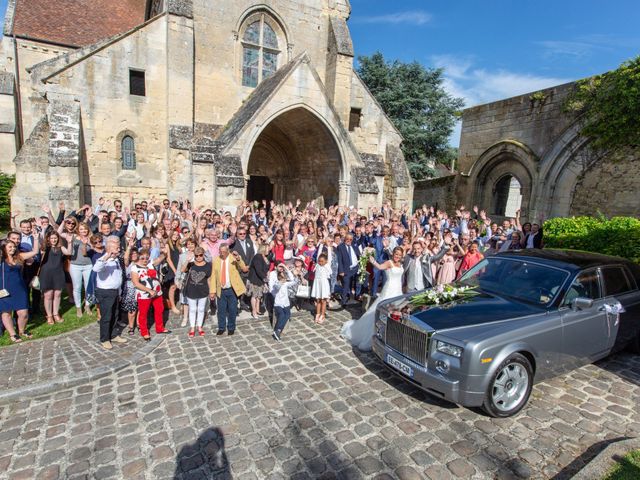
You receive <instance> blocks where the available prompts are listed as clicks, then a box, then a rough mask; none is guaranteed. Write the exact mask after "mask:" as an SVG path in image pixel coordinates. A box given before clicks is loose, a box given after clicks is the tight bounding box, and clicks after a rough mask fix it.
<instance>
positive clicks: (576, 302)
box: [571, 297, 593, 310]
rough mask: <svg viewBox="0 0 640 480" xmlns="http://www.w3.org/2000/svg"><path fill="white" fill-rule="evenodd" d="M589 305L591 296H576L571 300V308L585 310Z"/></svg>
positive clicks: (591, 302) (590, 305)
mask: <svg viewBox="0 0 640 480" xmlns="http://www.w3.org/2000/svg"><path fill="white" fill-rule="evenodd" d="M591 307H593V299H592V298H586V297H578V298H574V299H573V301H572V302H571V309H572V310H587V309H589V308H591Z"/></svg>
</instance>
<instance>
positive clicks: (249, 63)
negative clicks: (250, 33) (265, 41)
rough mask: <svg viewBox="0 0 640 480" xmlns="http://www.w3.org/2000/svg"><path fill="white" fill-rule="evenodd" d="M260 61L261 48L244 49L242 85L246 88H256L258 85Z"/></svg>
mask: <svg viewBox="0 0 640 480" xmlns="http://www.w3.org/2000/svg"><path fill="white" fill-rule="evenodd" d="M259 59H260V49H259V48H254V47H247V46H245V47H243V56H242V85H244V86H245V87H256V86H257V85H258V71H259V70H258V68H259V67H258V64H259Z"/></svg>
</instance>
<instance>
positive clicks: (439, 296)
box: [411, 285, 478, 307]
mask: <svg viewBox="0 0 640 480" xmlns="http://www.w3.org/2000/svg"><path fill="white" fill-rule="evenodd" d="M477 294H478V292H477V291H476V290H475V287H454V286H453V285H438V286H437V287H435V288H431V289H429V290H426V291H425V292H423V293H420V294H418V295H416V296H414V297H413V298H412V299H411V305H413V306H414V307H423V306H429V305H442V304H445V303H448V302H451V301H453V300H463V299H467V298H471V297H473V296H475V295H477Z"/></svg>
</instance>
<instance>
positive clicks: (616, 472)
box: [602, 450, 640, 480]
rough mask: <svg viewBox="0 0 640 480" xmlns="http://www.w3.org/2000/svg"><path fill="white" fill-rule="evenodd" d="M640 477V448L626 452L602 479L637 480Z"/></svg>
mask: <svg viewBox="0 0 640 480" xmlns="http://www.w3.org/2000/svg"><path fill="white" fill-rule="evenodd" d="M639 478H640V450H634V451H632V452H629V453H627V454H626V455H625V456H624V457H622V458H621V459H619V460H618V463H616V465H615V467H613V468H612V469H611V470H610V471H609V473H607V475H606V476H605V477H604V478H603V479H602V480H638V479H639Z"/></svg>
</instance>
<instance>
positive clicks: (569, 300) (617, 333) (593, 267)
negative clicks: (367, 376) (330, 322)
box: [373, 250, 640, 417]
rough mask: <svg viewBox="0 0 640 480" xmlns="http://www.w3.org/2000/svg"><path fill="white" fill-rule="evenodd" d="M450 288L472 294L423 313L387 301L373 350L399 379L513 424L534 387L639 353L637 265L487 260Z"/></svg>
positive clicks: (597, 258)
mask: <svg viewBox="0 0 640 480" xmlns="http://www.w3.org/2000/svg"><path fill="white" fill-rule="evenodd" d="M454 286H458V287H461V286H466V287H472V290H473V293H474V294H473V295H465V296H464V297H463V298H461V299H458V300H453V301H450V302H445V303H441V304H440V305H436V306H434V305H421V304H420V302H415V298H416V294H408V295H404V296H402V297H397V298H394V299H389V300H387V301H384V302H381V304H380V305H379V306H378V309H377V312H376V323H375V332H374V337H373V351H374V353H375V354H376V355H377V357H379V359H380V360H381V361H382V362H384V364H385V365H386V366H387V367H388V368H389V369H391V370H392V371H393V372H394V373H396V374H398V375H400V376H401V377H402V378H404V379H406V380H407V381H409V382H411V383H413V384H415V385H417V386H418V387H420V388H422V389H423V390H425V391H426V392H428V393H430V394H432V395H435V396H437V397H440V398H442V399H445V400H448V401H451V402H453V403H457V404H459V405H462V406H468V407H483V409H484V410H485V411H486V412H487V413H488V414H489V415H491V416H495V417H508V416H511V415H514V414H516V413H517V412H519V411H520V410H521V409H522V408H523V407H524V406H525V405H526V403H527V401H528V399H529V395H530V394H531V389H532V386H533V383H534V381H535V382H538V381H541V380H544V379H546V378H549V377H552V376H555V375H559V374H562V373H564V372H567V371H569V370H571V369H574V368H577V367H579V366H581V365H584V364H586V363H591V362H594V361H596V360H599V359H602V358H604V357H606V356H607V355H609V354H611V353H612V352H616V351H618V350H621V349H623V348H625V347H632V348H633V349H634V350H635V351H636V353H640V290H639V286H640V266H638V265H636V264H634V263H631V262H629V261H627V260H624V259H622V258H616V257H609V256H605V255H598V254H592V253H586V252H578V251H569V250H523V251H519V252H510V253H504V254H498V255H496V256H492V257H487V258H486V259H484V260H482V261H481V262H480V263H479V264H477V265H476V266H475V267H473V268H472V269H471V270H469V271H468V272H467V273H466V274H465V275H463V276H462V278H461V279H460V280H459V282H457V283H456V284H455V285H454Z"/></svg>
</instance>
